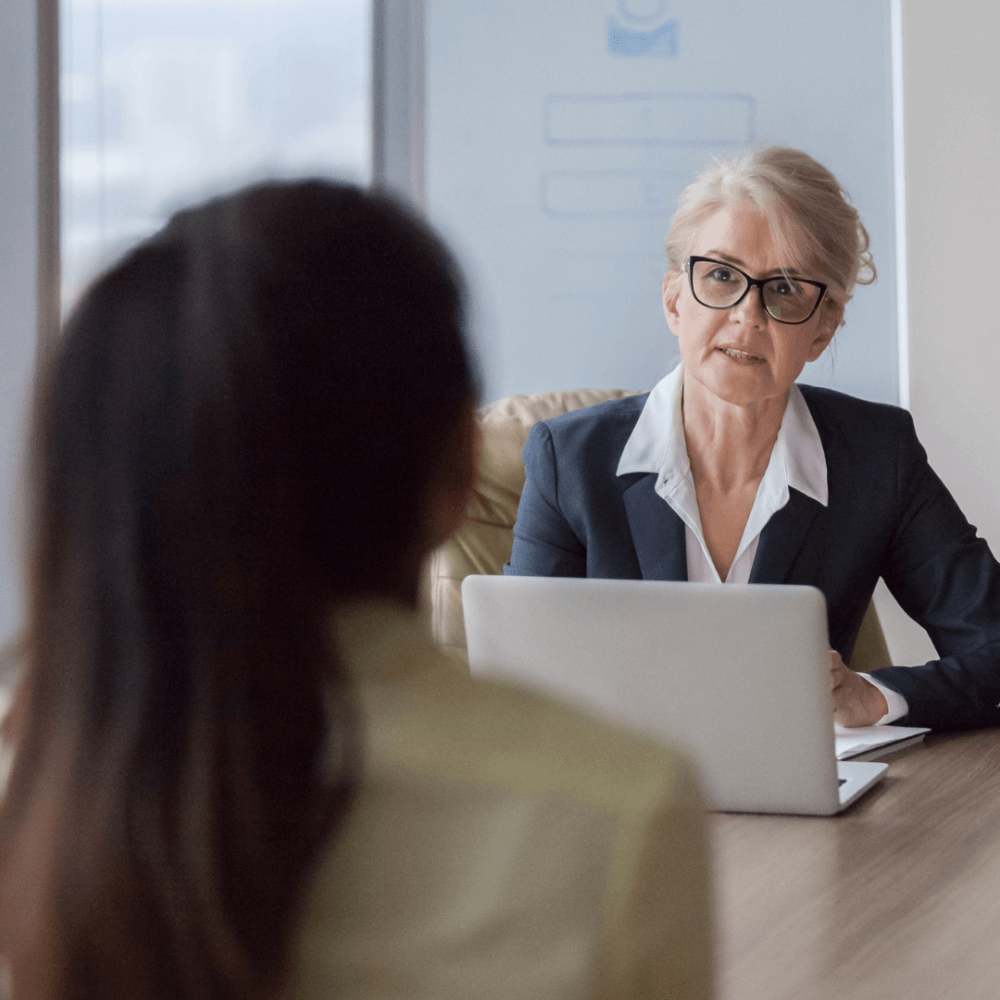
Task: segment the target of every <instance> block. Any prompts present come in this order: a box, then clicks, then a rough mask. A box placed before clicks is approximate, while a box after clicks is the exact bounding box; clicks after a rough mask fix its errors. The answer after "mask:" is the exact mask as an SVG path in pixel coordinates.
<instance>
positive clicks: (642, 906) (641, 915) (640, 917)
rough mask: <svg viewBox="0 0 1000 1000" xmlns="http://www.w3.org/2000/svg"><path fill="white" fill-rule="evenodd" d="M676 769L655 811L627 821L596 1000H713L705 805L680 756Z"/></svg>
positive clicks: (608, 903) (608, 913) (610, 899)
mask: <svg viewBox="0 0 1000 1000" xmlns="http://www.w3.org/2000/svg"><path fill="white" fill-rule="evenodd" d="M674 765H675V766H674V767H673V768H672V769H671V772H672V773H671V774H670V776H669V781H668V785H669V787H666V786H665V787H664V788H663V789H662V793H661V795H660V797H659V801H658V802H656V803H655V805H654V807H653V808H652V809H650V810H648V811H640V813H639V815H633V816H632V817H629V818H627V819H626V818H623V819H622V829H621V832H620V835H619V845H618V853H619V864H618V865H617V866H616V868H617V871H618V877H617V883H616V885H615V886H613V887H612V891H611V893H609V897H608V898H606V900H605V914H604V917H605V934H604V937H603V941H602V949H601V956H600V960H599V962H598V968H597V976H596V982H595V990H594V994H593V996H594V998H595V1000H612V998H614V1000H620V998H623V997H629V998H634V1000H653V998H657V1000H658V998H661V997H662V998H668V997H676V998H678V1000H709V998H710V997H711V995H712V919H711V882H710V874H709V872H710V865H709V860H708V850H707V847H706V835H705V820H704V805H703V803H702V799H701V795H700V792H699V790H698V786H697V782H696V779H695V775H694V772H693V769H692V767H691V765H690V764H689V763H688V761H687V760H686V759H685V758H684V757H682V756H681V755H679V754H675V755H674Z"/></svg>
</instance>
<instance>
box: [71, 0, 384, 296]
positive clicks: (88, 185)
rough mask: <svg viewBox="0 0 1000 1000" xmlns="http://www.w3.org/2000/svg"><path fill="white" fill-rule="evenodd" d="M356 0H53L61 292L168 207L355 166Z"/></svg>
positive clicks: (366, 54)
mask: <svg viewBox="0 0 1000 1000" xmlns="http://www.w3.org/2000/svg"><path fill="white" fill-rule="evenodd" d="M370 7H371V3H370V0H61V7H60V25H61V27H60V35H61V38H60V41H61V74H60V76H61V80H60V91H61V93H60V99H61V106H62V123H61V124H62V137H61V143H62V149H61V195H62V295H63V303H64V307H65V306H66V305H68V304H70V303H71V302H72V301H73V300H74V299H75V297H76V296H77V294H78V293H79V291H80V290H81V287H82V286H83V285H84V284H85V283H86V282H87V280H89V278H90V277H92V276H93V274H94V273H95V271H96V270H98V269H99V268H100V267H101V266H103V265H104V264H107V263H108V262H109V261H110V260H111V259H113V258H114V257H115V256H117V255H118V254H119V253H121V251H122V250H123V249H124V248H125V247H126V246H128V245H130V244H132V243H134V242H135V241H137V240H139V239H141V238H143V237H145V236H147V235H148V234H150V233H151V232H153V231H155V230H156V229H157V228H159V226H161V225H162V224H163V222H164V221H165V220H166V218H167V217H168V216H169V215H170V213H171V212H172V211H173V210H174V209H175V208H177V207H179V206H181V205H183V204H185V203H188V202H191V201H194V200H196V199H199V198H203V197H205V196H208V195H210V194H213V193H216V192H219V191H223V190H226V189H229V188H232V187H235V186H237V185H238V184H241V183H244V182H247V181H250V180H253V179H256V178H259V177H264V176H272V177H273V176H303V175H315V174H322V175H325V176H335V177H340V178H344V179H348V180H354V181H358V182H361V183H367V182H368V180H369V177H370V173H371V98H370V93H371V48H372V45H371V20H372V19H371V10H370Z"/></svg>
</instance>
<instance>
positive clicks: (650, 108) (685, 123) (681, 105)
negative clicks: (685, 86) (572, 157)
mask: <svg viewBox="0 0 1000 1000" xmlns="http://www.w3.org/2000/svg"><path fill="white" fill-rule="evenodd" d="M756 108H757V102H756V100H755V99H754V97H753V95H752V94H739V93H730V94H725V93H724V94H705V93H693V94H685V93H661V94H655V93H653V94H548V95H547V96H546V98H545V104H544V107H543V110H542V115H543V123H542V135H543V139H544V141H545V143H546V144H547V145H550V146H678V147H684V146H687V147H692V146H745V145H748V144H749V143H751V142H753V140H754V137H755V131H756V128H755V120H756Z"/></svg>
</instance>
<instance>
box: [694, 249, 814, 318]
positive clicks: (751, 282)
mask: <svg viewBox="0 0 1000 1000" xmlns="http://www.w3.org/2000/svg"><path fill="white" fill-rule="evenodd" d="M699 260H704V261H708V263H709V264H719V265H720V266H721V267H728V268H729V269H730V270H733V271H735V272H736V273H737V274H742V275H743V277H744V278H745V279H746V282H747V287H746V288H744V289H743V294H742V295H741V296H740V297H739V298H738V299H737V300H736V301H735V302H731V303H730V304H729V305H728V306H710V305H709V304H708V303H707V302H702V301H701V299H699V298H698V293H697V292H696V291H695V290H694V265H695V264H696V263H697V262H698V261H699ZM684 270H685V271H687V273H688V283H689V284H690V285H691V294H692V295H693V296H694V300H695V302H697V303H698V305H700V306H704V307H705V308H706V309H735V308H736V307H737V306H738V305H739V304H740V303H741V302H742V301H743V300H744V299H745V298H746V297H747V296H748V295H749V294H750V289H751V288H754V287H756V288H757V295H758V296H759V298H760V307H761V309H763V310H764V312H765V313H766V314H767V315H768V316H770V317H771V319H773V320H774V322H775V323H784V324H785V326H801V325H802V324H803V323H808V322H809V320H811V319H812V318H813V316H815V315H816V310H817V309H819V307H820V304H821V303H822V302H823V299H824V297H825V296H826V290H827V288H828V287H829V286H828V285H826V284H824V283H823V282H822V281H810V280H809V279H808V278H791V279H789V278H787V277H785V276H784V275H778V274H776V275H772V276H771V277H770V278H751V277H750V275H749V274H747V273H746V271H741V270H740V269H739V268H738V267H736V265H735V264H730V263H728V262H727V261H724V260H716V259H715V258H714V257H696V256H691V257H688V259H687V260H686V261H685V262H684ZM789 280H791V281H797V282H799V284H802V285H812V286H813V287H814V288H818V289H819V298H818V299H816V302H815V303H814V304H813V307H812V309H811V310H810V312H809V315H808V316H806V318H805V319H796V320H787V319H778V317H777V316H775V315H774V313H772V312H771V310H770V309H768V308H767V303H766V302H765V301H764V286H765V285H766V284H767V283H768V282H769V281H789Z"/></svg>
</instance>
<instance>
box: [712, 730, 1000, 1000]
mask: <svg viewBox="0 0 1000 1000" xmlns="http://www.w3.org/2000/svg"><path fill="white" fill-rule="evenodd" d="M887 761H888V763H889V773H888V775H887V776H886V778H885V779H884V780H883V781H882V782H880V784H879V785H878V786H876V787H875V788H874V789H873V790H872V791H870V792H868V793H867V794H865V795H864V796H862V798H861V799H860V800H858V801H857V802H856V803H855V804H854V805H853V806H852V807H851V808H850V809H848V810H847V811H846V812H845V813H843V814H841V815H840V816H836V817H833V818H829V819H823V818H809V817H793V816H750V815H722V814H719V815H715V816H712V817H711V818H710V829H711V834H712V837H713V844H714V848H715V857H716V876H715V877H716V894H717V900H718V904H717V910H716V912H717V918H718V923H717V925H718V938H717V940H718V944H717V955H716V973H717V990H716V995H717V997H718V1000H765V998H766V1000H793V998H794V1000H897V998H898V1000H949V998H953V997H954V998H961V1000H980V998H983V1000H985V998H990V1000H995V998H997V997H1000V730H996V729H993V730H978V731H976V732H972V733H959V734H945V735H934V734H930V735H928V737H927V739H926V741H925V742H924V744H923V745H918V746H917V747H914V748H913V749H910V750H907V751H905V752H903V753H900V754H898V755H896V756H895V757H891V758H887Z"/></svg>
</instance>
